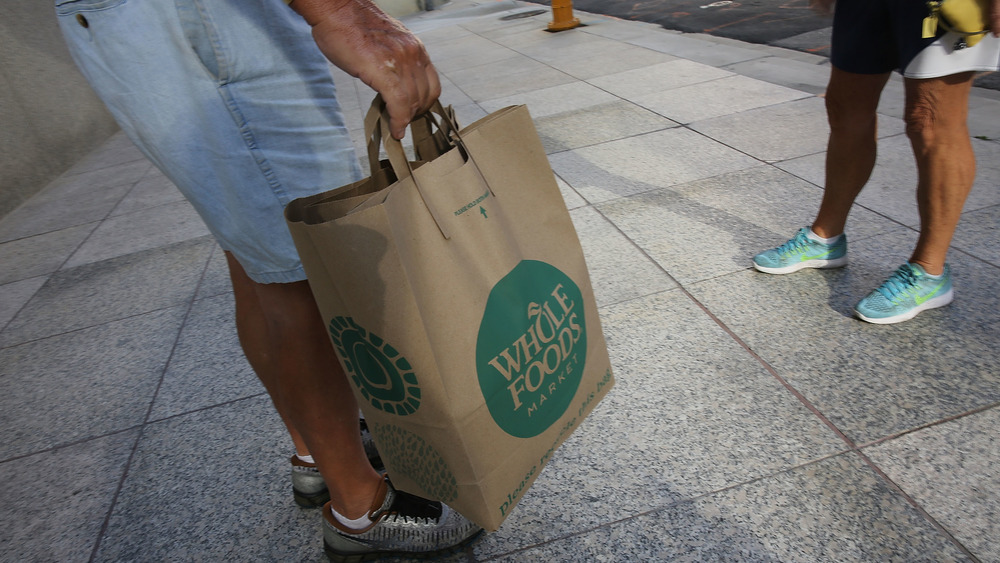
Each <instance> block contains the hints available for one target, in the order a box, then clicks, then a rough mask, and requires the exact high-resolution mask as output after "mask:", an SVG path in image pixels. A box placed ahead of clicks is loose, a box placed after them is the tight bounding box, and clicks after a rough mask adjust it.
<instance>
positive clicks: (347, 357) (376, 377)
mask: <svg viewBox="0 0 1000 563" xmlns="http://www.w3.org/2000/svg"><path fill="white" fill-rule="evenodd" d="M329 328H330V335H331V336H332V337H333V344H334V347H335V348H336V349H337V353H338V354H340V357H341V359H343V361H344V368H345V369H346V370H347V375H348V377H350V378H351V380H352V381H353V382H354V385H355V386H356V387H357V388H358V389H359V390H360V391H361V395H362V396H363V397H364V398H365V400H367V401H368V402H369V403H371V404H372V406H373V407H375V408H377V409H380V410H383V411H385V412H387V413H390V414H397V415H400V416H405V415H408V414H412V413H414V412H416V410H417V409H418V408H419V407H420V387H418V385H417V376H416V374H414V373H413V368H412V367H411V366H410V362H408V361H406V358H404V357H403V356H402V355H401V354H400V353H399V352H398V351H396V349H395V348H393V347H392V346H390V345H389V343H387V342H386V341H384V340H382V339H381V338H379V337H378V336H376V335H374V334H372V333H371V332H368V331H367V330H365V329H364V328H362V327H360V326H358V324H357V323H355V322H354V320H353V319H351V318H350V317H334V318H333V320H331V321H330V327H329Z"/></svg>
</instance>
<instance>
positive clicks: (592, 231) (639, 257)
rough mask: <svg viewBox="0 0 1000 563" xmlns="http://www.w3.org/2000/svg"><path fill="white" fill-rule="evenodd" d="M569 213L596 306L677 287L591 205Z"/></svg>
mask: <svg viewBox="0 0 1000 563" xmlns="http://www.w3.org/2000/svg"><path fill="white" fill-rule="evenodd" d="M571 216H572V218H573V224H574V225H575V226H576V232H577V236H578V237H579V238H580V244H581V246H582V247H583V255H584V258H585V259H586V260H587V270H588V272H589V274H590V283H591V285H592V286H593V288H594V295H595V298H596V300H597V305H598V307H602V306H604V305H609V304H613V303H619V302H622V301H628V300H630V299H634V298H637V297H644V296H646V295H650V294H653V293H659V292H661V291H665V290H668V289H673V288H675V287H677V283H676V282H675V281H674V280H673V279H671V278H670V276H668V275H667V274H666V273H665V272H664V271H663V270H662V269H660V267H659V266H657V265H656V263H655V262H653V261H652V260H650V259H649V257H647V256H645V255H644V254H643V252H642V250H641V249H640V248H638V247H636V245H635V244H633V243H632V241H631V240H629V239H628V238H627V237H626V236H625V235H624V234H622V232H621V231H619V230H618V229H617V228H616V227H615V226H614V225H613V224H612V223H611V222H610V221H608V220H607V219H606V218H604V217H603V216H601V214H600V213H599V212H597V211H596V210H595V209H594V208H592V207H585V208H581V209H577V210H575V211H573V213H572V214H571Z"/></svg>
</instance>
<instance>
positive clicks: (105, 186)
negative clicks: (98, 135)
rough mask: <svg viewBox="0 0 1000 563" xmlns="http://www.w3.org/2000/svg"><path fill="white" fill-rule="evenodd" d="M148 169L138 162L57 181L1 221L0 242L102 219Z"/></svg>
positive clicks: (141, 162)
mask: <svg viewBox="0 0 1000 563" xmlns="http://www.w3.org/2000/svg"><path fill="white" fill-rule="evenodd" d="M150 166H152V165H151V164H149V162H148V161H145V160H139V161H135V162H130V163H127V164H120V165H116V166H113V167H109V168H102V169H100V170H95V171H92V172H84V173H81V174H74V175H69V176H67V175H64V176H62V177H60V178H59V179H57V180H56V181H54V182H53V183H51V184H49V185H48V186H47V187H46V188H45V189H43V190H42V191H41V192H39V193H37V194H35V196H34V197H32V198H31V199H30V200H28V201H27V202H25V203H24V204H23V205H21V207H19V208H18V209H16V210H15V211H13V212H11V213H9V214H8V215H6V216H4V217H3V219H0V242H6V241H10V240H15V239H19V238H24V237H30V236H34V235H40V234H43V233H48V232H52V231H58V230H61V229H65V228H68V227H75V226H78V225H85V224H87V223H91V222H94V221H100V220H102V219H104V218H105V217H107V215H108V214H109V213H110V212H111V210H112V209H114V207H115V206H116V205H118V202H119V201H120V200H121V199H122V198H123V197H124V196H125V194H127V193H128V191H129V190H130V189H131V188H132V186H133V185H134V184H135V182H137V181H138V180H139V179H140V178H142V176H143V175H145V173H146V172H147V171H148V170H149V167H150Z"/></svg>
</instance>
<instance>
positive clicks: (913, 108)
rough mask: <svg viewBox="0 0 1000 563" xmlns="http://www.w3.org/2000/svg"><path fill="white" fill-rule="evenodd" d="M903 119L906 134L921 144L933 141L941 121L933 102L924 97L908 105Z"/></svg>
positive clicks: (914, 141)
mask: <svg viewBox="0 0 1000 563" xmlns="http://www.w3.org/2000/svg"><path fill="white" fill-rule="evenodd" d="M903 119H904V121H905V122H906V136H907V137H909V138H910V141H911V142H913V143H915V144H919V145H923V146H926V145H931V144H933V143H934V138H935V137H936V132H937V130H938V128H939V127H940V125H941V124H942V123H943V121H942V120H941V116H940V115H939V112H938V110H937V109H936V108H935V106H934V103H932V102H931V101H929V100H926V99H921V100H917V101H915V102H914V103H913V104H912V105H910V107H908V108H907V111H906V115H905V116H904V117H903Z"/></svg>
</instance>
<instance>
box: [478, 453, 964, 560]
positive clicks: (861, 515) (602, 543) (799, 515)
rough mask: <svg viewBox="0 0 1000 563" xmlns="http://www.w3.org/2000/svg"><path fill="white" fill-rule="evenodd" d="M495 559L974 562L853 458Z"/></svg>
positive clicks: (841, 458)
mask: <svg viewBox="0 0 1000 563" xmlns="http://www.w3.org/2000/svg"><path fill="white" fill-rule="evenodd" d="M484 543H485V542H484ZM487 545H488V544H487ZM480 550H481V551H480ZM477 553H484V554H488V553H490V552H489V551H488V550H487V549H486V548H485V547H482V548H478V550H477ZM496 560H498V561H509V562H514V561H567V562H569V561H679V562H691V563H699V562H702V561H747V562H778V561H782V562H802V563H814V562H828V561H928V562H930V561H973V559H972V558H971V557H969V556H968V554H967V553H966V552H964V551H963V550H962V548H960V547H959V546H957V545H955V544H954V543H953V542H952V541H951V540H950V538H948V537H947V535H945V534H943V533H941V532H940V531H939V530H938V529H937V528H936V527H934V526H933V524H932V523H930V522H928V521H927V520H926V519H925V518H924V517H923V515H922V514H921V513H920V512H919V511H918V510H916V509H915V508H913V507H912V506H911V505H909V504H908V503H907V502H906V501H905V499H903V498H902V497H901V496H900V495H898V494H897V493H896V491H895V490H894V489H893V488H892V487H891V486H889V485H887V484H886V483H885V482H884V481H883V480H881V479H880V478H879V476H878V475H877V474H876V473H875V472H874V471H872V470H871V469H870V468H869V467H867V466H866V465H864V464H863V463H862V462H861V461H860V460H859V459H858V457H857V456H856V455H853V454H844V455H840V456H837V457H834V458H830V459H826V460H822V461H819V462H816V463H813V464H809V465H806V466H802V467H796V468H795V469H793V470H790V471H786V472H782V473H778V474H775V475H772V476H769V477H767V478H764V479H760V480H757V481H754V482H751V483H746V484H741V485H739V486H736V487H733V488H730V489H726V490H724V491H720V492H717V493H714V494H711V495H705V496H703V497H699V498H697V499H695V500H692V501H688V502H678V503H674V504H671V505H669V506H667V507H665V508H662V509H659V510H651V511H648V512H645V513H642V514H640V515H637V516H636V517H634V518H629V519H624V520H615V521H611V522H609V523H608V524H607V525H604V526H598V527H595V528H593V529H591V530H588V531H585V532H582V533H576V534H570V533H569V532H567V533H566V534H565V535H564V536H563V537H560V538H557V539H556V540H554V541H551V542H548V543H545V544H543V545H540V546H537V547H535V546H533V547H529V548H528V549H525V550H522V551H518V552H516V553H512V554H509V555H505V556H501V557H498V558H497V559H496Z"/></svg>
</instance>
